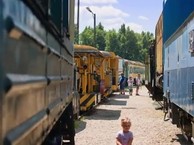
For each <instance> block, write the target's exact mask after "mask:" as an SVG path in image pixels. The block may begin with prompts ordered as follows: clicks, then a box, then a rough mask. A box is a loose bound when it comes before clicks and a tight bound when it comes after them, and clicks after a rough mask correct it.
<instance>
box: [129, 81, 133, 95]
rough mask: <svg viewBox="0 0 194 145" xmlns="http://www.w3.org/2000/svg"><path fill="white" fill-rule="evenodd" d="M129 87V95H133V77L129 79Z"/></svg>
mask: <svg viewBox="0 0 194 145" xmlns="http://www.w3.org/2000/svg"><path fill="white" fill-rule="evenodd" d="M128 87H129V95H132V93H133V79H132V77H129V79H128Z"/></svg>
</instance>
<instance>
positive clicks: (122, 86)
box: [119, 73, 126, 95]
mask: <svg viewBox="0 0 194 145" xmlns="http://www.w3.org/2000/svg"><path fill="white" fill-rule="evenodd" d="M125 85H126V78H125V77H124V74H123V73H121V77H120V79H119V86H120V93H121V94H123V95H125Z"/></svg>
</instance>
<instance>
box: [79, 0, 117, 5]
mask: <svg viewBox="0 0 194 145" xmlns="http://www.w3.org/2000/svg"><path fill="white" fill-rule="evenodd" d="M81 3H83V4H111V3H112V4H113V3H118V1H117V0H81Z"/></svg>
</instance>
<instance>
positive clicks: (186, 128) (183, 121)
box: [179, 116, 192, 142]
mask: <svg viewBox="0 0 194 145" xmlns="http://www.w3.org/2000/svg"><path fill="white" fill-rule="evenodd" d="M179 127H180V129H181V132H182V134H183V136H184V137H185V139H186V140H188V141H189V142H191V137H192V124H191V121H190V119H189V118H186V117H185V116H181V117H180V119H179Z"/></svg>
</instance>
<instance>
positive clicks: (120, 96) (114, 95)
mask: <svg viewBox="0 0 194 145" xmlns="http://www.w3.org/2000/svg"><path fill="white" fill-rule="evenodd" d="M110 98H112V99H129V95H121V94H112V95H111V96H110Z"/></svg>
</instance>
